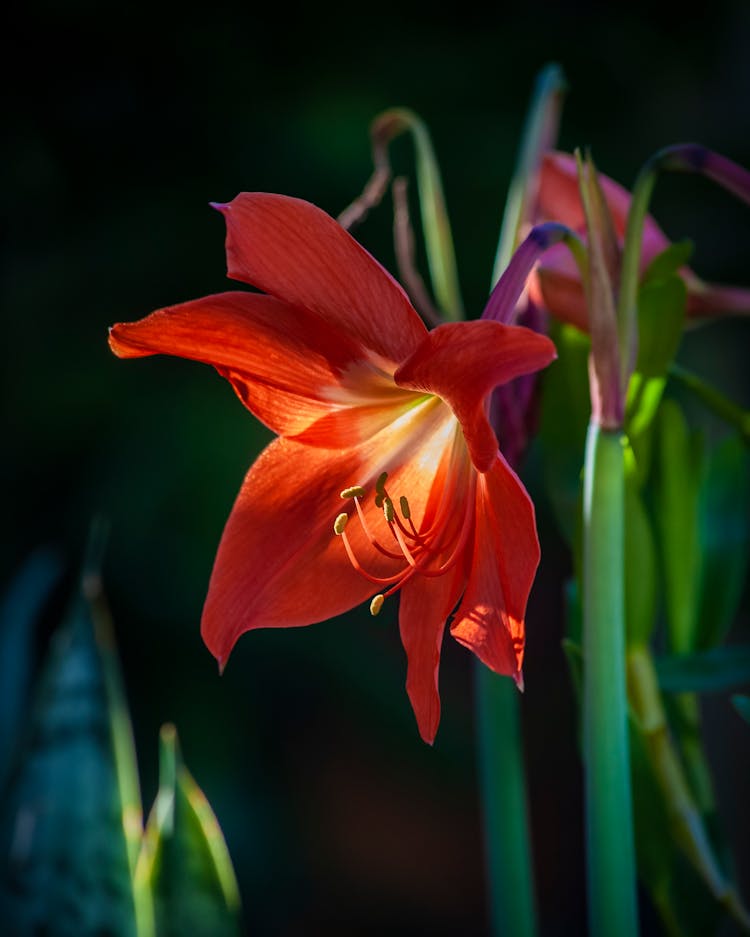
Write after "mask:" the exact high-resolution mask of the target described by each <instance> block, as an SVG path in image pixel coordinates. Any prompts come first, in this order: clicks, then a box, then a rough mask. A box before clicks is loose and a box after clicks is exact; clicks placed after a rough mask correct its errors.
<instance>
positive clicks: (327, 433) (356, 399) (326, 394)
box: [109, 293, 413, 448]
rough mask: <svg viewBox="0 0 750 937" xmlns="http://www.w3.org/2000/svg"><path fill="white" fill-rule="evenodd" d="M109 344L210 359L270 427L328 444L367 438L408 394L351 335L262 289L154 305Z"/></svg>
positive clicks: (124, 350)
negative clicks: (263, 292) (161, 305)
mask: <svg viewBox="0 0 750 937" xmlns="http://www.w3.org/2000/svg"><path fill="white" fill-rule="evenodd" d="M109 342H110V346H111V348H112V350H113V351H114V352H115V353H116V354H118V355H119V356H120V357H122V358H136V357H143V356H145V355H152V354H171V355H178V356H180V357H182V358H190V359H193V360H197V361H203V362H205V363H206V364H212V365H213V366H214V367H215V368H217V369H218V370H219V372H220V373H221V374H222V375H224V377H226V378H227V379H228V380H229V381H230V382H231V384H232V386H233V387H234V389H235V391H236V392H237V394H238V396H239V397H240V399H241V400H242V401H243V403H244V404H245V405H246V406H247V408H248V409H249V410H250V411H251V412H252V413H254V414H255V415H256V416H257V417H258V419H260V420H262V421H263V422H264V423H265V424H266V426H268V427H269V428H270V429H272V430H273V431H274V432H276V433H279V434H281V435H286V436H300V435H301V436H302V438H304V441H305V442H307V443H308V444H312V445H322V446H324V447H328V448H334V447H335V448H348V447H350V446H352V445H355V444H356V443H358V442H359V441H361V440H363V439H366V438H369V437H370V436H372V435H373V434H374V433H376V432H377V431H378V430H380V429H382V428H383V426H385V425H387V423H389V422H390V421H391V420H393V419H395V417H396V416H397V415H398V413H397V412H396V411H395V410H394V408H398V407H399V406H401V407H406V406H408V404H409V402H410V400H411V399H412V398H413V395H412V394H410V393H408V392H406V391H403V390H399V389H398V388H396V387H395V386H394V384H393V381H392V380H391V378H390V376H388V375H385V374H383V373H382V372H381V371H380V370H379V369H378V368H376V367H375V366H374V365H373V364H371V363H370V362H369V361H368V360H367V351H366V349H365V348H363V346H361V345H360V344H359V343H357V342H356V341H355V340H354V339H353V338H351V337H349V336H348V335H346V334H341V333H340V332H339V331H338V330H336V329H334V328H332V327H331V326H330V325H329V324H328V323H326V322H325V321H324V320H322V319H320V318H319V317H318V316H316V315H314V314H313V313H310V312H307V311H306V310H302V309H295V308H294V307H293V306H289V305H288V304H286V303H283V302H280V301H279V300H277V299H274V298H273V297H271V296H263V295H261V294H259V293H221V294H218V295H216V296H207V297H205V298H203V299H198V300H195V301H193V302H188V303H183V304H182V305H179V306H171V307H169V308H167V309H160V310H158V311H157V312H154V313H152V314H151V315H150V316H146V318H145V319H141V320H140V321H139V322H130V323H120V324H118V325H115V326H113V327H112V329H111V331H110V339H109Z"/></svg>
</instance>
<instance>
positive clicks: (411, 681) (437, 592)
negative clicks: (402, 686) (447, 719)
mask: <svg viewBox="0 0 750 937" xmlns="http://www.w3.org/2000/svg"><path fill="white" fill-rule="evenodd" d="M463 581H464V570H463V564H457V565H456V566H455V567H454V568H453V569H451V570H450V571H449V572H447V573H446V574H445V575H444V576H440V577H439V578H431V579H426V578H424V577H419V576H417V577H415V578H414V579H412V580H410V581H409V582H407V583H406V584H405V585H404V587H403V589H402V590H401V603H400V606H399V616H398V621H399V630H400V632H401V643H402V644H403V646H404V650H405V651H406V658H407V662H408V665H407V666H408V669H407V674H406V692H407V693H408V695H409V701H410V702H411V706H412V709H413V710H414V716H415V717H416V720H417V726H418V728H419V734H420V735H421V736H422V738H423V739H424V741H425V742H427V743H428V745H432V743H433V742H434V741H435V735H436V734H437V730H438V725H439V724H440V693H439V691H438V669H439V667H440V647H441V645H442V643H443V632H444V630H445V622H446V619H447V618H448V615H450V613H451V611H452V610H453V609H454V608H455V605H456V602H457V601H458V598H459V595H460V593H461V586H462V585H463Z"/></svg>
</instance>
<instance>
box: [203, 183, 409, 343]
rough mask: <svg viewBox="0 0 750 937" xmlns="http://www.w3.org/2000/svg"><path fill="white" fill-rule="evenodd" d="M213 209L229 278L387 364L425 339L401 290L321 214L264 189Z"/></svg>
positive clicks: (239, 196) (345, 233) (308, 206)
mask: <svg viewBox="0 0 750 937" xmlns="http://www.w3.org/2000/svg"><path fill="white" fill-rule="evenodd" d="M216 207H217V208H219V209H220V210H221V212H222V213H223V214H224V217H225V219H226V223H227V242H226V248H227V265H228V272H229V276H230V277H232V278H234V279H237V280H242V281H244V282H246V283H251V284H252V285H253V286H256V287H258V288H259V289H261V290H263V291H264V292H266V293H270V294H271V295H273V296H276V297H278V298H279V299H282V300H284V301H285V302H288V303H291V304H292V305H294V306H301V307H303V308H305V309H309V310H310V311H311V312H314V313H316V314H317V315H319V316H320V317H321V318H323V319H325V320H326V321H327V322H329V323H330V324H331V325H332V326H334V327H335V328H337V329H339V330H341V331H342V332H348V333H350V334H351V335H353V336H355V337H356V339H357V340H358V341H359V342H362V343H363V344H364V345H366V346H367V347H368V348H370V349H372V350H373V351H375V352H377V353H378V354H380V355H383V356H384V357H385V358H389V359H390V360H391V361H393V362H399V361H401V360H403V359H404V358H405V357H407V355H409V354H411V352H412V351H413V350H414V348H415V347H416V346H417V344H418V343H419V341H420V339H421V338H422V337H423V336H424V334H425V332H426V328H425V326H424V323H423V322H422V320H421V319H420V318H419V316H418V315H417V313H416V311H415V310H414V309H413V307H412V305H411V303H410V302H409V300H408V298H407V296H406V293H404V291H403V290H402V289H401V287H400V286H399V285H398V284H397V283H396V281H395V280H394V279H393V277H391V275H390V274H389V273H388V272H387V271H386V270H385V269H384V268H383V267H381V266H380V264H379V263H378V262H377V261H376V260H375V259H374V258H373V257H372V256H371V255H370V254H368V253H367V251H366V250H365V249H364V248H363V247H361V246H360V245H359V244H358V243H357V242H356V241H355V240H354V238H353V237H352V236H351V235H350V234H348V233H347V232H346V231H344V229H343V228H342V227H341V225H339V224H338V223H337V222H336V221H334V220H333V218H331V217H330V216H329V215H327V214H326V213H325V212H324V211H321V209H319V208H316V206H314V205H312V204H310V203H309V202H305V201H303V200H301V199H295V198H288V197H286V196H283V195H270V194H267V193H262V192H254V193H248V192H243V193H241V194H240V195H238V196H237V197H236V198H235V199H233V201H231V202H230V203H229V204H228V205H217V206H216Z"/></svg>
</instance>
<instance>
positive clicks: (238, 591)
mask: <svg viewBox="0 0 750 937" xmlns="http://www.w3.org/2000/svg"><path fill="white" fill-rule="evenodd" d="M357 463H358V457H357V452H356V450H354V451H344V452H339V453H331V452H327V451H326V450H323V449H312V448H310V447H307V446H302V445H300V444H299V443H294V442H291V441H289V440H286V439H277V440H275V441H274V442H272V443H271V444H270V445H269V446H268V447H267V448H266V449H265V451H264V452H263V453H262V454H261V455H260V457H259V458H258V459H257V460H256V462H255V463H254V465H253V466H252V468H251V469H250V471H249V472H248V473H247V475H246V477H245V480H244V482H243V484H242V488H241V489H240V492H239V495H238V496H237V500H236V501H235V504H234V507H233V508H232V513H231V514H230V516H229V520H228V521H227V524H226V527H225V528H224V533H223V535H222V539H221V543H220V544H219V549H218V552H217V555H216V560H215V562H214V568H213V572H212V574H211V581H210V584H209V588H208V595H207V597H206V603H205V606H204V609H203V620H202V623H201V633H202V635H203V640H204V641H205V642H206V645H207V646H208V648H209V650H210V651H211V653H212V654H213V655H214V656H215V657H216V658H217V660H218V661H219V664H220V665H221V666H223V665H224V664H225V663H226V660H227V658H228V656H229V653H230V651H231V650H232V648H233V647H234V644H235V642H236V641H237V638H239V636H240V635H241V634H242V633H243V632H245V631H249V630H251V629H253V628H268V627H271V628H273V627H275V628H285V627H287V628H293V627H298V626H301V625H309V624H312V623H313V622H317V621H324V620H325V619H327V618H332V617H333V616H334V615H339V614H341V613H342V612H345V611H347V610H348V609H350V608H352V607H353V606H355V605H358V604H359V603H360V602H363V601H364V600H365V599H366V598H367V597H368V596H369V595H371V594H372V593H373V592H374V591H375V590H374V587H373V586H372V584H371V583H369V582H367V581H366V580H364V579H363V578H362V577H361V576H359V575H358V574H357V573H356V572H355V571H354V569H353V568H352V566H351V565H350V563H349V561H348V560H347V558H346V554H345V552H344V549H343V547H342V544H341V542H340V539H339V538H338V537H336V536H335V535H334V533H333V522H334V519H335V517H336V514H337V512H338V510H340V506H341V505H342V502H341V500H340V498H339V492H340V491H341V490H342V488H344V487H346V485H348V484H349V483H350V480H351V478H352V477H353V476H354V477H356V475H357V470H358V464H357Z"/></svg>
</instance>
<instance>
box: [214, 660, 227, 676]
mask: <svg viewBox="0 0 750 937" xmlns="http://www.w3.org/2000/svg"><path fill="white" fill-rule="evenodd" d="M216 663H217V664H218V665H219V676H220V677H222V676H223V675H224V669H225V667H226V666H227V658H226V657H217V658H216Z"/></svg>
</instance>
